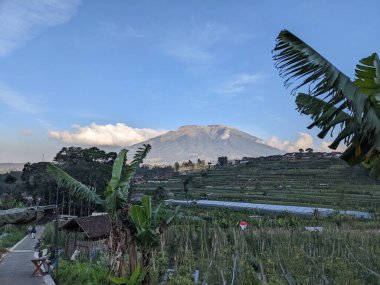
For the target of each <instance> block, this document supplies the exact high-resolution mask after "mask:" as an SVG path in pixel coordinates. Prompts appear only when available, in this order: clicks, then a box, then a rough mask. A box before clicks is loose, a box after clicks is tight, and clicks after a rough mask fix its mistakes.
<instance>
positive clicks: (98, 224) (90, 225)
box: [60, 215, 111, 239]
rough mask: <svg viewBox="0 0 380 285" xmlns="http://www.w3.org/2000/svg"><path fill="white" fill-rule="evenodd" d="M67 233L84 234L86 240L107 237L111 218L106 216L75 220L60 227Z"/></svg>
mask: <svg viewBox="0 0 380 285" xmlns="http://www.w3.org/2000/svg"><path fill="white" fill-rule="evenodd" d="M60 229H61V230H65V231H68V232H84V233H85V235H86V237H87V238H88V239H99V238H104V237H108V236H109V233H110V231H111V218H110V217H109V216H108V215H99V216H87V217H81V218H75V219H72V220H70V221H68V222H67V223H65V224H64V225H62V226H61V227H60Z"/></svg>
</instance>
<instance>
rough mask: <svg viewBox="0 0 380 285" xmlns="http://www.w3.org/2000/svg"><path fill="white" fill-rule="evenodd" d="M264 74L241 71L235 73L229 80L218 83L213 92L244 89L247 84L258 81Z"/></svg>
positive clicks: (233, 91) (231, 91) (241, 90)
mask: <svg viewBox="0 0 380 285" xmlns="http://www.w3.org/2000/svg"><path fill="white" fill-rule="evenodd" d="M263 78H264V76H263V75H262V74H261V73H255V74H252V73H242V74H238V75H235V76H234V77H232V78H230V79H229V80H227V81H225V82H223V83H222V84H220V86H219V87H217V88H216V90H215V92H218V93H230V94H231V93H239V92H243V91H246V90H247V88H248V87H249V86H251V85H252V84H254V83H257V82H260V81H261V80H263Z"/></svg>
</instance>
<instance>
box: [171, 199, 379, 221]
mask: <svg viewBox="0 0 380 285" xmlns="http://www.w3.org/2000/svg"><path fill="white" fill-rule="evenodd" d="M165 203H166V204H171V205H181V204H186V203H188V204H189V205H191V206H197V207H210V208H211V207H217V208H230V209H236V210H238V209H247V210H255V211H259V212H263V213H274V214H280V213H284V212H288V213H290V214H294V215H298V216H312V215H314V214H315V212H316V211H318V215H320V216H321V217H327V216H331V215H334V214H341V215H345V216H354V217H356V218H361V219H371V218H372V215H371V214H370V213H368V212H360V211H343V210H334V209H329V208H313V207H300V206H287V205H271V204H255V203H244V202H226V201H215V200H194V201H188V202H187V201H185V200H173V199H170V200H165Z"/></svg>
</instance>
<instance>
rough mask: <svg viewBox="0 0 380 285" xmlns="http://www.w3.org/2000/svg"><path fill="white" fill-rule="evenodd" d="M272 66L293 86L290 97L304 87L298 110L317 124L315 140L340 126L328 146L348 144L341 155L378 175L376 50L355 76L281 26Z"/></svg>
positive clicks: (379, 71) (379, 66) (379, 136)
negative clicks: (337, 66)
mask: <svg viewBox="0 0 380 285" xmlns="http://www.w3.org/2000/svg"><path fill="white" fill-rule="evenodd" d="M273 59H274V61H275V66H276V68H277V69H278V70H279V74H280V76H281V77H283V78H284V79H285V83H284V85H285V87H287V88H288V87H289V86H291V85H293V84H295V87H293V89H292V91H291V93H292V94H293V95H294V94H296V93H297V92H298V90H299V89H300V88H302V87H305V88H306V90H307V93H302V92H300V93H298V94H297V96H296V104H297V109H298V111H299V112H300V113H302V114H306V115H309V116H310V117H311V118H312V120H313V123H312V124H311V125H309V126H308V128H309V129H310V128H313V127H318V128H320V129H321V132H320V133H319V134H318V137H319V138H324V137H325V136H326V135H327V134H328V133H331V134H332V135H333V130H334V129H338V133H337V134H336V136H335V139H334V141H333V142H332V143H331V144H330V145H329V147H330V148H331V149H334V150H335V149H336V148H337V147H338V146H339V144H340V143H343V144H344V145H345V146H347V149H346V150H345V151H344V152H343V154H342V155H341V159H343V160H344V161H346V162H347V163H348V164H349V165H352V166H353V165H357V164H359V163H361V164H362V165H363V166H365V167H367V168H370V169H371V174H373V175H376V176H377V177H380V175H379V174H380V105H379V101H378V100H377V96H378V94H379V90H380V79H379V78H380V60H379V57H378V55H377V54H376V53H373V54H372V55H371V56H369V57H366V58H363V59H362V60H360V61H359V64H357V65H356V70H355V76H356V78H355V80H354V81H351V80H350V78H349V77H348V76H347V75H345V74H344V73H342V72H341V71H340V70H338V69H337V68H336V67H335V66H334V65H333V64H331V63H330V62H329V61H328V60H327V59H325V58H324V57H323V56H322V55H320V54H319V53H318V52H316V51H315V50H314V49H313V48H311V47H310V46H309V45H307V44H306V43H305V42H303V41H302V40H301V39H299V38H298V37H296V36H295V35H293V34H292V33H290V32H289V31H287V30H283V31H281V32H280V34H279V35H278V37H277V40H276V46H275V48H274V50H273Z"/></svg>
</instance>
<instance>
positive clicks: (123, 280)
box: [110, 265, 146, 285]
mask: <svg viewBox="0 0 380 285" xmlns="http://www.w3.org/2000/svg"><path fill="white" fill-rule="evenodd" d="M145 274H146V271H143V270H141V267H140V266H139V265H138V266H137V267H136V269H135V271H133V272H132V274H131V276H130V277H115V276H111V277H110V280H111V281H112V283H114V284H119V285H121V284H124V285H140V284H141V283H142V282H143V281H144V278H145Z"/></svg>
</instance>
